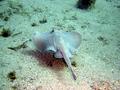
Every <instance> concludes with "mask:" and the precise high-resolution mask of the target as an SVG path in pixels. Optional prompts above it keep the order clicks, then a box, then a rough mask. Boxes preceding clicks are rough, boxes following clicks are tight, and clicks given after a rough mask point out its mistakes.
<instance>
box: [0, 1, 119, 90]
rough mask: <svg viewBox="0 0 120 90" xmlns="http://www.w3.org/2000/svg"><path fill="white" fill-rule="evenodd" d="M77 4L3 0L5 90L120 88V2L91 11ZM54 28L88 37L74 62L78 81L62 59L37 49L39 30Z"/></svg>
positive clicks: (0, 82)
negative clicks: (35, 45)
mask: <svg viewBox="0 0 120 90" xmlns="http://www.w3.org/2000/svg"><path fill="white" fill-rule="evenodd" d="M76 2H77V1H76V0H0V90H120V0H96V4H95V7H94V8H92V9H91V10H80V9H78V8H76V7H75V5H76ZM53 29H55V30H63V31H68V32H71V31H76V32H79V33H80V34H81V36H82V42H81V45H80V48H79V50H78V52H76V54H75V55H74V57H73V58H72V59H71V61H74V62H76V65H75V66H73V69H74V71H75V73H76V75H77V80H76V81H74V80H73V78H72V76H71V74H70V72H69V70H68V68H67V67H66V65H65V64H64V62H63V61H62V60H58V59H55V58H53V57H52V55H51V54H49V53H46V54H42V53H39V52H37V51H35V48H34V46H33V44H32V41H31V37H32V34H33V32H35V31H39V32H44V31H51V30H53ZM3 31H6V33H7V35H6V34H3ZM26 41H27V42H26Z"/></svg>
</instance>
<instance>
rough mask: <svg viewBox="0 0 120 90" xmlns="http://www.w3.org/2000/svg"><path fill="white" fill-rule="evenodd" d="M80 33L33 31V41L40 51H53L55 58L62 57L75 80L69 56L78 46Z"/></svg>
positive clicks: (71, 55) (70, 56)
mask: <svg viewBox="0 0 120 90" xmlns="http://www.w3.org/2000/svg"><path fill="white" fill-rule="evenodd" d="M80 42H81V35H80V34H79V33H78V32H65V31H58V30H53V31H48V32H34V33H33V43H34V45H35V47H36V49H37V50H38V51H40V52H46V51H47V52H49V51H51V52H54V57H55V58H64V60H65V63H66V64H67V66H68V68H69V70H70V71H71V74H72V76H73V79H74V80H76V74H75V73H74V71H73V68H72V65H71V60H70V58H72V57H73V53H74V52H75V51H76V50H77V49H78V48H79V46H80Z"/></svg>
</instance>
